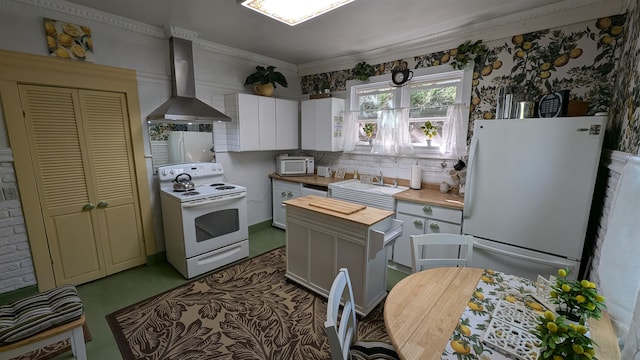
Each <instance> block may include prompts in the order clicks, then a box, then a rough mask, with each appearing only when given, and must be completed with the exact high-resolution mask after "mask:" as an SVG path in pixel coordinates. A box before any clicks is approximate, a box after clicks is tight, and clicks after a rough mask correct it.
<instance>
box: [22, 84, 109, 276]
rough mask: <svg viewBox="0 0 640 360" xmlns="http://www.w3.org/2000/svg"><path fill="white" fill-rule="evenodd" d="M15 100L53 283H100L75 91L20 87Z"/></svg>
mask: <svg viewBox="0 0 640 360" xmlns="http://www.w3.org/2000/svg"><path fill="white" fill-rule="evenodd" d="M20 99H21V102H22V107H23V111H24V113H25V127H26V128H27V137H28V142H29V147H30V149H31V154H32V159H33V160H32V161H33V163H34V171H35V178H36V179H35V181H36V184H37V185H36V186H37V188H38V193H39V194H40V196H39V200H40V208H41V211H42V216H43V221H44V226H45V231H46V236H47V243H48V245H49V252H50V256H51V260H52V265H53V272H54V278H55V282H56V285H61V284H69V283H72V284H79V283H83V282H87V281H91V280H95V279H99V278H101V277H103V276H105V275H106V271H105V267H104V259H103V256H102V244H100V242H99V241H100V238H99V236H98V234H99V230H98V229H96V228H95V223H96V215H95V213H94V212H93V211H92V207H95V204H94V203H93V199H91V193H93V192H94V191H95V189H94V188H93V185H92V183H91V181H90V179H88V178H87V175H88V172H87V171H86V170H87V168H88V166H89V162H90V161H89V159H88V157H87V153H86V152H83V151H82V149H86V144H85V134H84V131H83V127H82V119H81V109H80V105H79V101H78V93H77V91H75V90H72V89H63V88H52V87H43V86H30V85H20Z"/></svg>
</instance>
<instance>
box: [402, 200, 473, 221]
mask: <svg viewBox="0 0 640 360" xmlns="http://www.w3.org/2000/svg"><path fill="white" fill-rule="evenodd" d="M396 212H403V213H407V214H411V215H415V216H424V217H428V218H430V219H436V220H442V221H447V222H451V223H455V224H462V210H455V209H449V208H445V207H440V206H434V205H425V204H419V203H414V202H408V201H398V203H397V205H396Z"/></svg>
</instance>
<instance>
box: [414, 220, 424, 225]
mask: <svg viewBox="0 0 640 360" xmlns="http://www.w3.org/2000/svg"><path fill="white" fill-rule="evenodd" d="M413 225H415V226H422V221H421V220H413Z"/></svg>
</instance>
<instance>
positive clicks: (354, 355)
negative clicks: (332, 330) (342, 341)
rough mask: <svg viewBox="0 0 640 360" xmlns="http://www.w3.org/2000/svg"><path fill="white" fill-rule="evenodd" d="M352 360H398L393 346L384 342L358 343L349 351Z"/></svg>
mask: <svg viewBox="0 0 640 360" xmlns="http://www.w3.org/2000/svg"><path fill="white" fill-rule="evenodd" d="M349 353H350V354H351V359H352V360H398V359H400V357H398V354H396V350H395V349H394V348H393V345H391V344H389V343H386V342H382V341H358V342H356V343H354V344H353V345H351V348H350V349H349Z"/></svg>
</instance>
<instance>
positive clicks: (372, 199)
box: [329, 179, 409, 211]
mask: <svg viewBox="0 0 640 360" xmlns="http://www.w3.org/2000/svg"><path fill="white" fill-rule="evenodd" d="M407 189H409V188H408V187H406V186H393V185H388V184H384V185H376V184H367V183H361V182H360V181H358V180H357V179H353V180H345V181H340V182H336V183H332V184H329V190H330V192H331V197H332V198H336V199H341V200H346V201H349V202H354V203H358V204H362V205H367V206H372V207H377V208H380V209H385V210H392V211H393V210H395V200H394V199H393V194H396V193H399V192H401V191H404V190H407Z"/></svg>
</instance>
